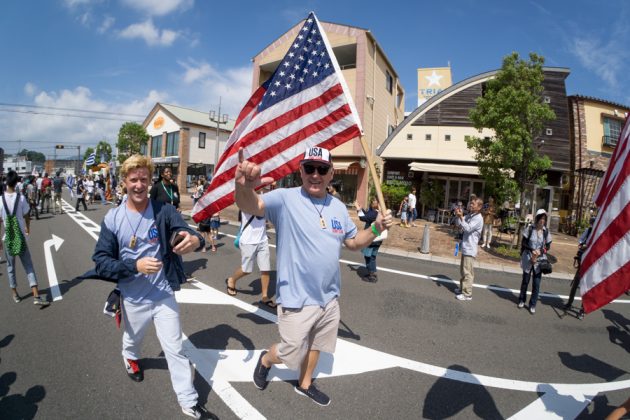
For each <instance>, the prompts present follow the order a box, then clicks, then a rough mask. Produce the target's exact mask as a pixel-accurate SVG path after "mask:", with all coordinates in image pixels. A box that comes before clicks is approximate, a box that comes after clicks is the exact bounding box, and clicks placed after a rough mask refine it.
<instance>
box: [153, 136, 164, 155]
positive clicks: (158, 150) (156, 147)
mask: <svg viewBox="0 0 630 420" xmlns="http://www.w3.org/2000/svg"><path fill="white" fill-rule="evenodd" d="M161 156H162V136H153V140H152V141H151V157H161Z"/></svg>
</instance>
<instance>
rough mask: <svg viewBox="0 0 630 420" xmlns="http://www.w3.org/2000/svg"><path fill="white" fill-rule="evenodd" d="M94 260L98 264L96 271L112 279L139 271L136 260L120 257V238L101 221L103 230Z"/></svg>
mask: <svg viewBox="0 0 630 420" xmlns="http://www.w3.org/2000/svg"><path fill="white" fill-rule="evenodd" d="M92 261H94V263H95V264H96V273H97V274H98V275H99V276H100V277H104V278H107V279H112V280H116V281H117V280H120V279H121V278H125V277H130V276H132V275H134V274H136V273H138V268H137V266H136V261H134V260H119V259H118V240H117V239H116V236H115V235H114V234H113V232H112V231H111V230H109V228H108V227H107V226H106V225H105V221H104V220H103V222H102V223H101V232H100V234H99V237H98V242H96V248H95V249H94V255H92Z"/></svg>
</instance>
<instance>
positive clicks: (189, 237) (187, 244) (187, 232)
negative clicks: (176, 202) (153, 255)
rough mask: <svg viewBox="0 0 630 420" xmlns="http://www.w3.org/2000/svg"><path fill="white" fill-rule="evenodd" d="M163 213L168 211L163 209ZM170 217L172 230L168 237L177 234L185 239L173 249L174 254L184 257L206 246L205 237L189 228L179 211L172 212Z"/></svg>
mask: <svg viewBox="0 0 630 420" xmlns="http://www.w3.org/2000/svg"><path fill="white" fill-rule="evenodd" d="M162 211H166V209H165V208H163V209H162ZM168 217H169V226H170V229H171V231H170V234H169V236H168V237H169V238H170V237H171V236H170V235H172V233H173V232H177V234H178V235H181V236H183V237H184V239H183V240H182V241H181V242H180V243H179V244H177V246H176V247H174V248H173V249H172V251H173V252H174V253H176V254H178V255H184V254H187V253H189V252H193V251H199V250H200V249H201V248H203V247H204V246H205V245H206V241H205V240H204V239H203V237H202V236H201V235H200V234H199V233H197V232H195V231H194V230H192V229H191V228H190V226H188V224H187V223H186V222H185V221H184V219H183V218H182V216H181V213H179V212H178V211H170V212H169V214H168ZM168 246H169V247H170V246H171V245H170V244H168Z"/></svg>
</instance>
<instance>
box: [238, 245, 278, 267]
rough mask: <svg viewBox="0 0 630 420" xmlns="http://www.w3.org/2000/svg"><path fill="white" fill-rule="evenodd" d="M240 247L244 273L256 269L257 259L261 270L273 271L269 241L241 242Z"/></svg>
mask: <svg viewBox="0 0 630 420" xmlns="http://www.w3.org/2000/svg"><path fill="white" fill-rule="evenodd" d="M239 248H240V250H241V269H242V270H243V273H251V272H252V271H254V260H256V264H258V269H259V270H260V271H271V262H270V260H271V256H270V254H269V241H262V242H260V243H258V244H244V243H240V244H239Z"/></svg>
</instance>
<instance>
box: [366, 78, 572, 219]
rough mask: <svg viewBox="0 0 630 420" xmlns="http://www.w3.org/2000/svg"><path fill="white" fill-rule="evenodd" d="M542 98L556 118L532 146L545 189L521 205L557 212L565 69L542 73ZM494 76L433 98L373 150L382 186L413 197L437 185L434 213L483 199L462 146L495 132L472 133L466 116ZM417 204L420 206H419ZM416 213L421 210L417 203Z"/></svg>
mask: <svg viewBox="0 0 630 420" xmlns="http://www.w3.org/2000/svg"><path fill="white" fill-rule="evenodd" d="M543 70H544V74H545V79H544V82H543V87H544V91H543V98H544V101H545V102H546V103H548V104H549V105H550V106H551V108H552V109H553V111H554V112H555V114H556V119H555V120H553V121H550V122H549V123H548V124H547V125H546V126H545V129H544V132H543V134H542V136H541V137H539V138H537V139H536V140H535V141H534V142H535V144H536V147H538V150H539V151H540V153H542V154H545V155H547V156H549V157H550V158H551V160H552V167H551V168H550V169H549V171H548V172H547V181H548V186H546V187H544V188H540V187H538V186H535V185H534V186H531V191H530V193H529V194H528V197H527V199H526V200H525V203H524V204H525V206H527V208H528V210H529V211H530V212H535V210H536V208H545V209H547V210H548V211H549V212H551V211H552V209H554V208H559V207H560V197H561V196H562V185H563V181H564V177H565V176H568V173H569V172H570V170H571V168H570V134H569V111H568V106H567V95H566V87H565V79H566V78H567V76H568V75H569V69H567V68H558V67H545V68H544V69H543ZM497 72H498V70H494V71H489V72H486V73H482V74H479V75H476V76H473V77H470V78H468V79H465V80H462V81H461V82H459V83H456V84H454V85H452V86H450V87H449V88H448V89H445V90H444V91H442V92H440V93H439V94H437V95H435V96H433V97H432V98H431V99H429V100H428V101H427V102H425V103H423V104H422V105H421V106H419V107H418V108H416V109H415V110H414V111H413V112H412V113H411V114H410V115H409V116H408V117H407V118H406V119H405V120H404V121H403V122H402V123H401V124H400V125H398V127H396V129H395V130H394V131H393V132H392V133H391V134H390V135H389V137H387V139H386V140H385V142H384V143H383V144H382V145H381V146H380V147H378V148H377V154H378V155H379V156H380V157H381V158H382V159H383V160H384V169H383V181H384V182H387V181H390V180H399V181H402V182H405V183H407V184H409V186H410V188H411V186H415V187H416V188H417V189H418V191H420V190H421V188H422V186H423V185H427V184H428V183H429V182H435V183H437V184H439V185H440V186H441V187H442V188H443V191H444V196H443V197H442V199H441V200H440V202H439V203H438V208H448V207H449V206H450V204H451V203H453V202H457V201H462V202H464V203H467V202H468V200H469V198H470V195H471V194H475V195H477V196H481V197H484V198H486V197H485V194H486V191H485V183H484V181H483V179H481V178H480V177H479V171H478V167H477V162H476V161H475V157H474V153H473V151H472V150H470V149H468V147H467V145H466V138H467V137H473V136H475V137H492V136H493V135H494V132H493V131H492V130H489V129H483V130H482V131H481V132H479V131H478V130H477V129H475V128H474V127H473V125H472V122H471V121H470V119H469V117H468V115H469V112H470V110H471V109H472V108H473V107H474V106H475V100H476V99H477V98H478V97H480V96H482V95H483V91H484V87H485V83H486V82H487V81H488V80H490V79H491V78H493V77H495V75H496V74H497ZM419 201H420V200H419ZM419 210H420V211H421V212H422V211H426V210H427V209H426V208H425V209H423V208H422V206H421V203H419Z"/></svg>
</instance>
